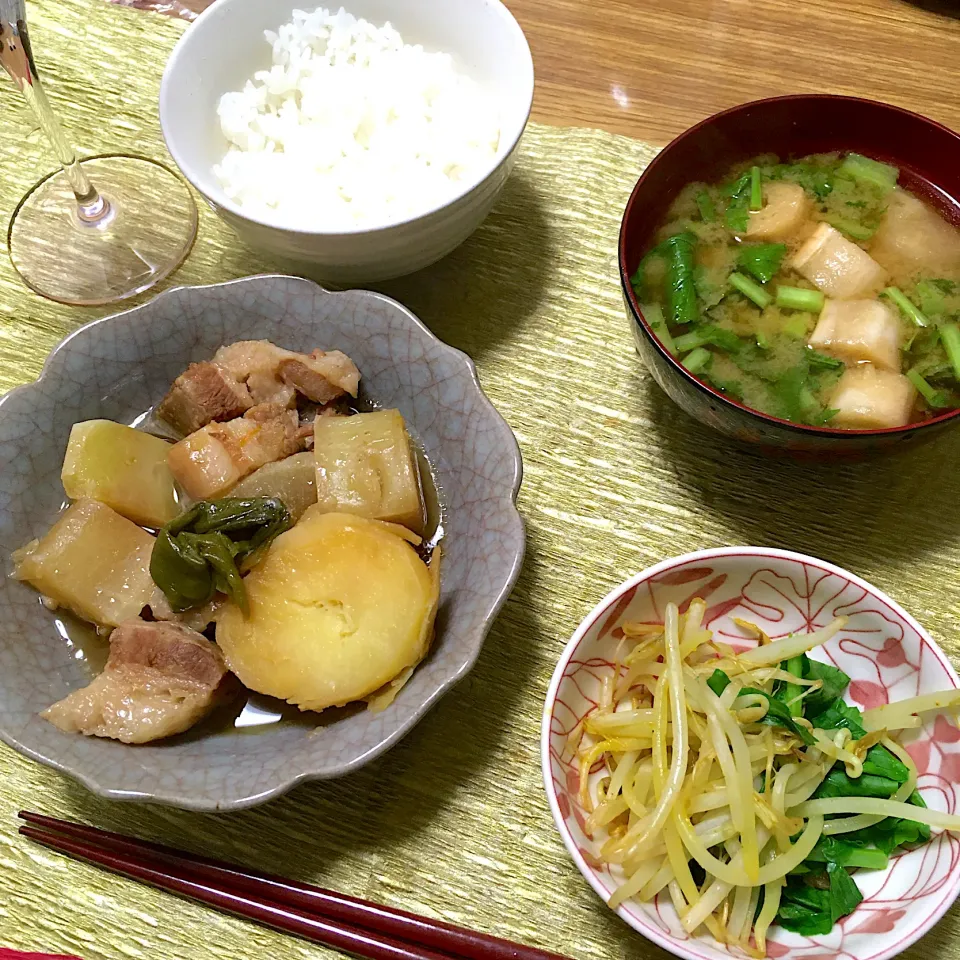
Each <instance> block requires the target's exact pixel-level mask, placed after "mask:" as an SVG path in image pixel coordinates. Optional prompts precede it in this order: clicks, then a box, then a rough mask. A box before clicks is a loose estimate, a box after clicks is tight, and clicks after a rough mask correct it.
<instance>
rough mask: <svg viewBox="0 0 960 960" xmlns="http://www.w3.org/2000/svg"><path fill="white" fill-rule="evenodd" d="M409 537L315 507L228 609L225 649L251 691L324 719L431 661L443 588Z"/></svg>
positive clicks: (222, 624)
mask: <svg viewBox="0 0 960 960" xmlns="http://www.w3.org/2000/svg"><path fill="white" fill-rule="evenodd" d="M409 539H411V534H409V533H408V532H407V531H406V530H404V529H403V528H402V527H398V526H395V525H393V524H387V523H382V522H380V521H377V520H368V519H366V518H364V517H357V516H353V515H351V514H343V513H325V512H324V511H323V508H322V507H320V506H319V505H317V506H313V507H310V509H309V510H307V512H306V513H305V514H304V516H303V519H302V520H301V521H300V522H299V523H298V524H297V525H296V526H295V527H294V528H293V529H292V530H289V531H287V532H286V533H284V534H282V535H281V536H280V537H278V538H277V539H276V540H275V541H274V542H273V544H272V545H271V547H270V549H269V551H268V553H267V555H266V557H265V558H264V560H263V561H262V562H261V563H260V564H259V565H258V566H257V567H256V568H255V569H254V570H253V572H252V573H250V574H249V576H247V577H246V579H245V581H244V583H245V584H246V588H247V596H248V599H249V602H250V615H249V617H248V618H246V619H245V618H244V616H243V613H242V612H241V610H240V609H239V608H238V607H237V606H236V605H235V604H227V605H226V606H225V607H224V609H223V610H222V611H221V612H220V614H219V615H218V618H217V643H218V644H219V645H220V648H221V649H222V650H223V654H224V657H225V658H226V661H227V665H228V666H229V667H230V669H231V670H232V671H233V672H234V673H235V674H236V675H237V676H238V677H239V678H240V680H241V681H242V682H243V684H244V685H245V686H246V687H249V688H250V689H251V690H256V691H257V692H258V693H265V694H268V695H270V696H273V697H279V698H280V699H282V700H287V701H289V702H290V703H295V704H297V705H299V707H300V708H301V709H302V710H323V709H324V708H325V707H331V706H339V705H341V704H345V703H350V702H351V701H354V700H360V699H363V698H364V697H368V696H370V695H371V694H374V693H376V692H377V691H378V690H380V688H381V687H383V686H384V685H385V684H387V683H389V682H390V681H391V680H393V679H394V678H395V677H397V676H398V675H399V674H401V673H402V672H403V671H405V670H407V669H408V668H410V667H412V666H415V665H416V664H417V663H419V661H420V660H421V659H422V658H423V656H424V655H425V654H426V652H427V649H428V647H429V645H430V640H431V637H432V633H433V620H434V616H435V614H436V608H437V599H438V596H439V582H438V577H437V576H436V575H435V568H434V570H433V571H431V570H430V569H428V568H427V565H426V564H425V563H424V562H423V561H422V560H421V559H420V557H419V556H418V555H417V553H416V552H415V551H414V549H413V547H412V546H411V545H410V543H409V542H408V540H409Z"/></svg>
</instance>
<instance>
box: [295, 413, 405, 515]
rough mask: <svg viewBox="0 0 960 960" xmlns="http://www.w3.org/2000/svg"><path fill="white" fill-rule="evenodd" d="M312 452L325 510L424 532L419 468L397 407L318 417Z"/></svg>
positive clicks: (318, 497) (318, 502)
mask: <svg viewBox="0 0 960 960" xmlns="http://www.w3.org/2000/svg"><path fill="white" fill-rule="evenodd" d="M313 452H314V456H315V457H316V461H317V504H318V505H319V506H320V507H321V509H323V510H326V511H330V512H333V511H342V512H344V513H354V514H356V515H357V516H360V517H369V518H370V519H372V520H387V521H389V522H391V523H402V524H403V525H404V526H405V527H409V528H410V529H411V530H413V531H415V532H417V533H420V532H422V529H423V500H422V495H421V492H420V472H419V469H418V468H417V461H416V459H415V457H414V453H413V444H412V443H411V442H410V436H409V434H408V433H407V428H406V426H405V425H404V423H403V417H402V416H401V414H400V411H399V410H378V411H376V412H375V413H358V414H356V415H355V416H352V417H317V420H316V424H315V426H314V443H313Z"/></svg>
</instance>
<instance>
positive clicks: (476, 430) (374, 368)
mask: <svg viewBox="0 0 960 960" xmlns="http://www.w3.org/2000/svg"><path fill="white" fill-rule="evenodd" d="M249 339H267V340H272V341H274V342H275V343H277V344H279V345H280V346H283V347H287V348H289V349H292V350H306V351H309V350H312V349H313V348H315V347H322V348H327V349H338V350H342V351H343V352H344V353H346V354H347V355H348V356H350V357H351V358H352V359H353V360H354V361H355V362H356V364H357V366H358V367H359V369H360V372H361V375H362V380H361V398H362V399H366V400H368V401H370V402H372V403H373V404H375V405H378V406H384V407H396V408H398V409H399V410H400V411H401V412H402V414H403V416H404V418H405V420H406V422H407V425H408V427H409V428H410V431H411V433H412V434H413V435H414V437H415V439H416V440H417V441H418V442H419V444H420V446H421V448H422V450H423V451H424V453H425V455H426V458H427V459H428V461H429V463H430V466H431V468H432V473H433V476H434V479H435V482H436V485H437V488H438V499H439V501H440V505H441V511H442V524H443V527H444V537H443V540H442V543H443V547H444V557H443V572H442V589H441V600H440V612H439V615H438V619H437V636H436V641H435V643H434V645H433V648H432V650H431V653H430V655H429V656H428V658H427V659H426V660H425V661H424V662H423V663H422V664H421V665H420V666H419V667H418V668H417V670H416V671H415V673H414V675H413V677H412V678H411V679H410V681H409V682H408V683H407V685H406V686H405V687H404V688H403V689H402V690H401V691H400V694H399V696H398V697H397V699H396V700H395V701H394V703H393V704H391V705H390V706H389V707H388V708H387V709H386V710H384V711H383V712H381V713H372V712H369V711H362V712H361V711H355V712H350V713H347V714H346V715H343V714H341V715H337V716H336V717H335V719H333V720H327V719H326V715H320V716H321V717H323V720H321V721H319V722H316V723H286V724H284V723H278V724H274V725H270V726H264V727H262V728H261V729H260V730H258V731H257V732H243V731H241V730H239V729H237V728H236V727H235V726H234V725H233V724H227V725H225V726H222V727H220V726H218V727H215V728H213V729H211V730H204V729H203V728H202V727H199V728H197V729H196V730H193V731H190V732H189V733H188V734H185V735H182V736H181V737H177V738H173V739H171V740H169V741H160V742H159V743H157V744H152V745H150V744H148V745H144V746H136V747H133V746H127V745H124V744H121V743H118V742H115V741H112V740H101V739H97V738H93V737H82V736H80V735H77V734H65V733H61V732H60V731H59V730H57V729H56V728H55V727H54V726H52V725H51V724H49V723H47V722H46V721H45V720H42V719H41V718H40V717H39V716H38V714H39V712H40V711H41V710H43V709H44V708H45V707H47V706H49V705H50V704H51V703H53V702H54V701H55V700H59V699H60V698H61V697H63V696H65V695H66V694H67V693H68V692H70V691H71V690H75V689H77V688H78V687H81V686H84V685H85V684H86V683H88V682H89V680H90V679H91V668H90V666H89V665H88V664H87V663H85V662H83V661H82V660H81V659H78V658H77V652H78V651H77V650H76V649H74V648H72V647H71V645H70V643H69V642H68V640H67V639H66V638H65V637H64V636H61V632H64V633H66V630H64V628H63V626H62V624H61V622H60V621H59V619H58V615H57V614H56V613H53V612H51V611H49V610H47V609H46V608H45V607H43V606H42V605H41V603H40V599H39V597H38V595H37V593H36V591H35V590H33V589H32V588H31V587H29V586H27V585H25V584H22V583H19V582H17V581H15V580H13V579H10V578H9V577H7V576H4V577H3V578H2V580H0V738H2V739H3V740H4V741H5V742H6V743H8V744H9V745H10V746H12V747H14V748H15V749H17V750H19V751H20V752H21V753H24V754H26V755H27V756H29V757H32V758H34V759H36V760H40V761H41V762H43V763H46V764H49V765H50V766H52V767H55V768H56V769H58V770H61V771H63V772H64V773H67V774H69V775H70V776H72V777H75V778H76V779H77V780H79V781H81V782H82V783H83V784H84V785H85V786H87V787H88V788H90V789H91V790H93V791H95V792H96V793H98V794H100V795H102V796H106V797H110V798H115V799H133V800H150V801H153V802H160V803H167V804H173V805H176V806H180V807H185V808H189V809H194V810H229V809H239V808H242V807H246V806H251V805H253V804H256V803H260V802H262V801H264V800H267V799H269V798H271V797H274V796H277V795H279V794H281V793H283V792H285V791H286V790H288V789H289V788H290V787H292V786H293V785H294V784H296V783H299V782H300V781H303V780H310V779H323V778H330V777H337V776H341V775H343V774H346V773H349V772H350V771H352V770H356V769H357V768H358V767H360V766H362V765H363V764H365V763H367V762H368V761H370V760H372V759H373V758H374V757H377V756H379V755H380V754H381V753H383V752H384V751H385V750H387V749H388V748H389V747H390V746H392V745H393V744H395V743H396V742H397V741H398V740H399V739H400V738H401V737H402V736H403V735H404V734H405V733H407V731H409V730H410V729H411V727H413V725H414V724H415V723H416V722H417V721H418V720H419V719H420V718H421V717H423V715H424V714H425V713H426V712H427V710H428V709H429V708H430V706H431V705H432V704H434V703H435V702H436V701H437V700H438V699H439V698H440V697H441V696H442V695H443V694H444V693H446V692H447V691H448V690H449V689H450V688H451V687H453V686H454V684H456V683H457V681H458V680H460V679H462V678H463V677H464V676H465V675H466V674H467V672H468V671H469V670H470V668H471V667H472V666H473V664H474V662H475V661H476V659H477V656H478V655H479V653H480V648H481V646H482V644H483V641H484V637H485V636H486V633H487V631H488V629H489V628H490V625H491V624H492V622H493V620H494V618H495V617H496V615H497V612H498V611H499V609H500V607H501V606H502V605H503V603H504V602H505V600H506V598H507V596H508V594H509V593H510V590H511V588H512V587H513V584H514V582H515V580H516V578H517V575H518V573H519V570H520V565H521V562H522V558H523V550H524V531H523V524H522V521H521V519H520V515H519V514H518V512H517V509H516V494H517V491H518V489H519V486H520V478H521V472H522V468H521V461H520V452H519V449H518V447H517V442H516V439H515V438H514V436H513V433H512V432H511V430H510V428H509V427H508V426H507V424H506V422H505V421H504V420H503V418H502V417H501V416H500V415H499V414H498V413H497V411H496V410H495V409H494V407H493V405H492V404H491V403H490V401H489V400H488V399H487V398H486V397H485V396H484V394H483V391H482V390H481V388H480V384H479V381H478V380H477V375H476V370H475V368H474V365H473V362H472V361H471V360H470V358H469V357H467V356H466V355H465V354H464V353H461V352H460V351H459V350H455V349H454V348H453V347H450V346H447V345H446V344H444V343H442V342H441V341H440V340H438V339H437V337H435V336H434V335H433V334H432V333H431V332H430V331H429V330H428V329H427V328H426V327H425V326H424V325H423V324H422V323H421V322H420V321H419V320H418V319H417V318H416V317H415V316H414V315H413V314H412V313H410V311H409V310H407V309H406V308H405V307H403V306H401V305H400V304H399V303H397V302H396V301H394V300H391V299H389V298H388V297H385V296H382V295H380V294H378V293H370V292H366V291H348V292H345V293H329V292H327V291H325V290H323V289H321V288H320V287H318V286H317V285H316V284H314V283H311V282H310V281H308V280H301V279H298V278H295V277H282V276H261V277H249V278H246V279H243V280H235V281H233V282H230V283H223V284H218V285H215V286H208V287H181V288H178V289H175V290H170V291H168V292H166V293H163V294H161V295H160V296H159V297H157V298H156V299H155V300H153V301H151V302H150V303H147V304H145V305H143V306H141V307H137V308H136V309H133V310H130V311H128V312H126V313H121V314H118V315H117V316H113V317H107V318H105V319H103V320H97V321H94V322H93V323H90V324H88V325H87V326H85V327H82V328H81V329H80V330H78V331H77V332H76V333H74V334H72V335H71V336H70V337H68V338H67V339H66V340H64V341H63V343H61V344H60V345H59V346H58V347H57V348H56V350H54V351H53V353H52V354H51V355H50V358H49V359H48V360H47V363H46V365H45V367H44V369H43V373H42V374H41V376H40V379H39V380H38V381H37V382H36V383H32V384H29V385H27V386H23V387H19V388H17V389H16V390H13V391H11V392H10V393H8V394H7V395H6V396H5V397H3V398H2V400H0V463H2V464H3V471H2V473H0V559H2V563H3V570H4V574H7V573H9V572H10V570H11V567H12V564H11V559H10V555H11V553H12V551H13V550H15V549H16V548H17V547H20V546H22V545H23V544H25V543H26V542H27V541H29V540H30V539H31V538H33V537H36V536H39V535H41V534H42V533H44V532H45V531H46V530H47V528H48V527H49V526H50V524H51V522H52V521H53V520H54V518H55V517H56V515H57V513H58V511H59V510H60V508H61V505H62V503H63V501H64V494H63V487H62V486H61V483H60V467H61V461H62V460H63V454H64V450H65V449H66V444H67V438H68V435H69V433H70V427H71V425H72V424H73V423H74V422H76V421H78V420H89V419H93V418H98V417H103V418H108V419H111V420H118V421H120V422H123V423H134V422H136V421H137V420H138V418H140V417H142V416H143V415H144V413H145V412H146V411H147V410H148V409H149V408H150V407H152V406H153V405H154V404H156V403H157V402H158V401H159V400H160V399H161V398H162V397H163V396H164V394H165V392H166V391H167V389H168V388H169V385H170V384H171V383H172V381H173V380H174V378H175V377H176V376H177V375H178V374H179V373H181V372H182V371H183V370H184V369H185V368H186V366H187V365H188V364H189V363H190V362H192V361H197V360H203V359H209V358H210V357H211V356H212V355H213V353H214V351H215V350H216V349H217V347H219V346H220V345H221V344H225V343H232V342H234V341H236V340H249Z"/></svg>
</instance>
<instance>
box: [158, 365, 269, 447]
mask: <svg viewBox="0 0 960 960" xmlns="http://www.w3.org/2000/svg"><path fill="white" fill-rule="evenodd" d="M252 406H253V400H252V399H251V397H250V392H249V391H248V390H247V388H246V387H245V386H244V385H243V384H242V383H239V382H238V381H237V380H235V379H233V378H232V377H230V376H228V375H227V374H226V373H225V372H224V371H223V370H221V369H220V367H218V366H217V365H216V364H214V363H191V364H190V366H189V367H187V369H186V370H185V371H184V372H183V373H181V374H180V376H179V377H177V379H176V380H174V381H173V386H172V387H171V388H170V392H169V393H168V394H167V395H166V396H165V397H164V398H163V400H162V401H161V403H160V406H159V407H157V416H159V417H160V419H161V420H164V421H166V422H167V423H169V424H170V426H171V427H173V428H174V429H176V430H179V431H180V432H181V433H193V432H194V431H195V430H199V429H200V428H201V427H204V426H206V425H207V424H208V423H210V422H211V421H213V420H233V419H234V418H235V417H240V416H243V414H244V412H245V411H247V410H249V409H250V407H252Z"/></svg>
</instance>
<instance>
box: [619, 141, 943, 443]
mask: <svg viewBox="0 0 960 960" xmlns="http://www.w3.org/2000/svg"><path fill="white" fill-rule="evenodd" d="M898 179H899V171H898V170H897V168H896V167H893V166H890V165H889V164H885V163H880V162H878V161H876V160H872V159H870V158H868V157H864V156H860V155H858V154H855V153H848V154H846V155H842V154H838V153H830V154H818V155H814V156H808V157H804V158H803V159H802V160H798V161H795V162H791V163H780V162H778V160H777V158H776V157H771V156H762V157H757V158H756V159H755V160H753V161H752V162H750V163H747V164H743V165H740V166H739V167H737V168H735V169H734V170H732V171H731V172H730V175H729V176H728V177H727V179H725V180H724V181H723V182H722V183H717V184H706V183H692V184H690V185H689V186H687V187H686V188H685V189H684V190H683V191H682V192H681V193H680V195H679V196H678V197H677V199H676V200H675V202H674V203H673V205H672V206H671V208H670V211H669V214H668V216H667V220H666V222H665V223H664V224H663V226H662V227H661V229H660V230H659V232H658V235H657V238H656V245H655V246H654V247H653V249H652V250H650V251H648V252H647V254H646V255H645V256H644V257H643V259H642V260H641V262H640V264H639V266H638V268H637V270H636V273H635V274H634V276H633V277H632V284H633V288H634V291H635V292H636V295H637V298H638V300H639V302H640V304H641V310H642V312H643V315H644V317H645V318H646V320H647V322H648V323H649V324H650V326H651V327H652V329H653V331H654V333H656V335H657V337H658V338H659V339H660V341H661V343H662V344H663V345H664V347H665V348H666V349H667V350H668V351H669V352H670V353H671V354H673V355H674V356H675V357H676V358H677V359H678V360H679V361H680V362H681V363H682V364H683V365H684V366H685V367H686V368H687V370H689V371H690V372H691V373H692V374H694V375H695V376H696V377H697V378H698V379H700V380H702V381H704V382H705V383H708V384H710V385H711V386H712V387H714V388H715V389H716V390H719V391H720V392H722V393H724V394H726V395H727V396H729V397H731V398H733V399H736V400H738V401H740V402H742V403H744V404H746V405H747V406H750V407H753V408H754V409H756V410H759V411H762V412H763V413H767V414H770V415H772V416H775V417H779V418H781V419H784V420H790V421H792V422H794V423H802V424H808V425H811V426H828V427H833V428H839V429H851V430H856V429H859V430H873V429H879V428H885V427H900V426H904V425H906V424H908V423H912V422H917V421H922V420H924V419H927V418H929V417H932V416H936V415H939V414H941V413H943V412H945V411H947V410H950V409H952V408H956V407H958V406H960V230H958V229H957V227H955V226H953V225H951V224H950V223H948V222H947V221H946V220H944V219H943V218H942V217H941V216H940V215H939V214H938V213H937V212H936V211H935V210H934V209H933V208H932V207H930V206H929V205H928V204H927V203H925V202H924V201H923V200H922V199H920V198H919V197H917V196H914V195H913V194H911V193H910V192H908V191H906V190H904V189H903V188H902V187H900V186H898V183H897V181H898Z"/></svg>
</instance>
